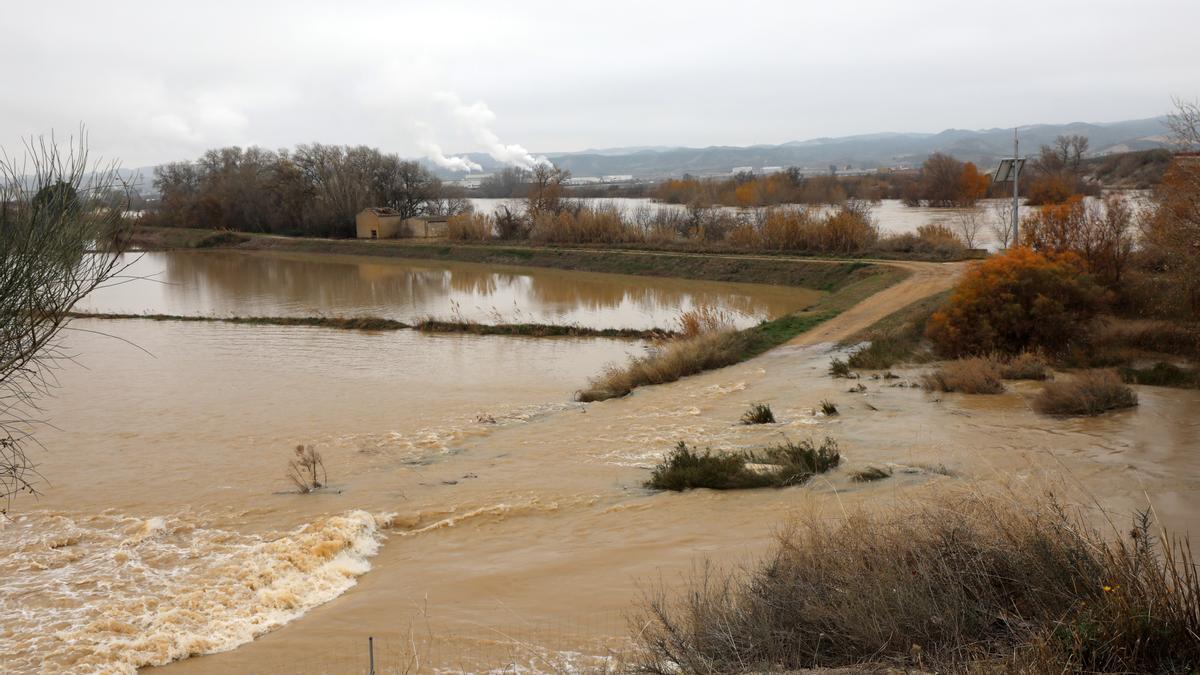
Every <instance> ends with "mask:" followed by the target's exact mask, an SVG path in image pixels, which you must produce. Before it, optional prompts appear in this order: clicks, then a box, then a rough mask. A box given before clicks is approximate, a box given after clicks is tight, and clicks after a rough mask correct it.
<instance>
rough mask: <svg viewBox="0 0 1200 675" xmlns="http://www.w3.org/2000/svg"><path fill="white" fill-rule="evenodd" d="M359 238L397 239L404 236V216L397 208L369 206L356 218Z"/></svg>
mask: <svg viewBox="0 0 1200 675" xmlns="http://www.w3.org/2000/svg"><path fill="white" fill-rule="evenodd" d="M354 224H355V226H356V228H357V231H358V238H359V239H395V238H396V237H403V236H404V235H405V232H404V218H403V217H401V216H400V213H399V212H397V211H396V210H395V209H389V208H386V207H375V206H372V207H368V208H365V209H363V210H362V211H359V212H358V215H357V216H355V218H354Z"/></svg>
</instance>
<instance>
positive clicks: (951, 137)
mask: <svg viewBox="0 0 1200 675" xmlns="http://www.w3.org/2000/svg"><path fill="white" fill-rule="evenodd" d="M1163 120H1164V118H1161V117H1156V118H1150V119H1143V120H1130V121H1125V122H1113V123H1109V124H1089V123H1084V122H1074V123H1071V124H1037V125H1033V126H1026V127H1021V128H1020V137H1021V153H1022V154H1031V155H1032V154H1036V153H1037V151H1038V148H1039V147H1040V146H1041V145H1043V144H1048V143H1052V142H1053V141H1054V138H1055V137H1056V136H1059V135H1062V134H1082V135H1084V136H1087V137H1088V138H1089V139H1090V141H1091V149H1090V151H1089V156H1102V155H1106V154H1111V153H1117V152H1129V151H1134V150H1149V149H1153V148H1160V147H1163V145H1164V144H1165V140H1166V138H1165V135H1164V132H1165V130H1166V129H1165V127H1164V125H1163ZM1012 133H1013V132H1012V129H984V130H966V129H947V130H945V131H943V132H941V133H937V134H919V133H876V134H867V135H861V136H846V137H842V138H817V139H811V140H807V141H792V142H790V143H783V144H781V145H755V146H750V147H732V146H712V147H707V148H663V149H655V148H648V149H638V151H636V152H630V153H619V152H613V151H609V150H601V151H592V152H580V153H550V154H548V155H547V156H548V157H549V158H550V160H551V161H553V162H554V164H555V165H556V166H560V167H563V168H565V169H567V170H569V171H570V172H571V173H572V174H574V175H576V176H602V175H613V174H631V175H634V176H637V177H642V178H660V177H666V176H678V175H681V174H683V173H692V174H717V173H728V172H730V171H731V170H733V169H734V168H736V167H743V166H750V167H756V168H759V167H764V166H800V167H805V168H809V169H813V170H825V169H827V168H828V167H829V166H830V165H836V166H837V167H839V168H844V167H846V166H850V167H852V168H854V169H875V168H878V167H895V166H918V165H920V164H921V162H923V161H925V158H926V157H928V156H929V155H930V154H931V153H933V152H945V153H948V154H950V155H953V156H955V157H956V158H958V159H960V160H962V161H971V162H975V163H976V164H978V165H980V166H981V167H989V166H991V165H992V164H994V163H995V160H996V159H997V158H998V157H1002V156H1006V155H1011V154H1012ZM473 158H474V156H473ZM489 159H490V158H489ZM477 161H478V160H477ZM493 164H494V163H493ZM485 166H487V165H486V164H485Z"/></svg>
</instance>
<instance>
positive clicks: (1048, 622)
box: [635, 495, 1200, 673]
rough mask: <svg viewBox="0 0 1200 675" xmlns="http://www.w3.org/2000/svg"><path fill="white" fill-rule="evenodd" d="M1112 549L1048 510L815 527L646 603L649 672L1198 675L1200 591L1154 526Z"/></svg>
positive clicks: (952, 512) (984, 503)
mask: <svg viewBox="0 0 1200 675" xmlns="http://www.w3.org/2000/svg"><path fill="white" fill-rule="evenodd" d="M1115 536H1119V537H1120V538H1119V539H1116V540H1109V539H1107V538H1105V537H1103V536H1101V535H1100V534H1099V533H1097V532H1095V531H1094V530H1092V529H1090V528H1089V527H1088V526H1087V525H1086V524H1084V523H1082V521H1081V520H1080V519H1079V518H1078V517H1076V516H1075V515H1072V514H1071V513H1069V512H1068V511H1067V510H1066V509H1064V508H1063V507H1061V506H1060V505H1058V504H1057V503H1055V502H1054V501H1053V500H1039V501H1034V502H1032V503H1029V502H1026V501H1022V500H1016V499H1013V498H1012V497H1011V496H1005V497H1004V498H995V497H987V496H980V495H964V496H955V497H948V498H942V499H940V500H939V501H938V502H935V503H933V504H929V505H923V506H912V507H908V508H901V509H886V510H882V509H881V510H878V511H876V512H873V513H867V512H859V513H855V514H851V515H849V516H848V517H846V518H845V519H844V520H842V521H840V522H831V519H828V518H817V517H813V518H811V519H809V520H805V521H802V522H799V523H797V524H795V526H794V527H793V528H791V529H789V530H787V531H785V532H784V533H783V534H782V535H781V536H780V540H779V544H778V547H777V549H776V550H775V551H774V553H773V554H771V555H770V556H769V557H768V558H767V559H765V560H763V561H762V562H761V563H760V564H759V565H757V566H756V567H754V568H752V569H750V570H749V571H748V572H747V573H744V574H739V575H733V574H729V575H723V574H719V573H717V572H715V571H714V570H712V569H711V568H708V567H706V568H704V571H703V573H701V574H700V575H699V576H698V577H697V578H695V579H693V581H692V583H691V585H690V586H689V587H688V588H687V589H686V591H685V592H682V593H679V594H674V593H671V594H668V593H667V592H666V591H664V590H661V589H660V590H659V591H658V592H657V593H651V594H650V595H649V596H648V597H647V600H646V605H645V607H644V614H643V615H642V616H640V617H637V619H636V621H635V622H636V624H637V625H638V627H639V631H638V634H637V636H636V638H635V639H636V640H637V642H638V644H639V646H640V647H641V650H640V659H641V661H640V663H638V664H637V665H638V667H639V670H641V671H643V672H651V673H679V672H684V673H714V672H720V673H729V672H779V671H790V670H803V671H806V672H807V671H808V669H821V668H837V667H849V668H856V669H857V668H862V669H864V670H874V668H871V667H870V666H872V665H876V666H882V665H886V666H888V667H889V670H890V669H893V668H894V669H898V670H908V669H909V668H914V669H917V670H920V671H922V672H1180V673H1183V672H1195V671H1196V669H1197V668H1200V639H1197V637H1196V636H1197V635H1200V582H1198V580H1197V574H1196V571H1195V570H1196V567H1195V563H1194V561H1193V558H1192V555H1191V551H1190V549H1189V548H1188V545H1187V543H1186V541H1183V542H1180V541H1178V540H1171V539H1168V538H1166V537H1163V538H1162V539H1161V540H1160V541H1156V540H1155V538H1154V537H1153V536H1152V534H1151V532H1150V523H1149V521H1148V519H1147V518H1145V517H1142V518H1139V519H1138V521H1137V522H1136V525H1135V527H1134V529H1133V530H1132V532H1131V533H1130V535H1129V536H1128V537H1125V536H1124V535H1123V534H1120V535H1115Z"/></svg>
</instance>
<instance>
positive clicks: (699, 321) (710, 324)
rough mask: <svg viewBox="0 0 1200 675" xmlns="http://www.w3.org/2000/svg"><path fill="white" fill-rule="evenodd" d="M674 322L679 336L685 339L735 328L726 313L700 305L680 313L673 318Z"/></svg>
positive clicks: (731, 319)
mask: <svg viewBox="0 0 1200 675" xmlns="http://www.w3.org/2000/svg"><path fill="white" fill-rule="evenodd" d="M675 322H676V323H677V324H679V331H678V333H679V335H680V336H682V337H685V338H693V337H696V336H698V335H704V334H706V333H721V332H726V331H731V330H734V329H735V328H736V326H735V325H734V322H733V317H732V316H730V315H729V313H728V312H726V311H725V310H723V309H719V308H717V307H713V306H711V305H700V306H698V307H694V308H692V309H689V310H687V311H685V312H681V313H680V314H679V316H677V317H676V318H675Z"/></svg>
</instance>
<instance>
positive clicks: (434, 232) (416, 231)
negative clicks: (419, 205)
mask: <svg viewBox="0 0 1200 675" xmlns="http://www.w3.org/2000/svg"><path fill="white" fill-rule="evenodd" d="M447 220H449V218H448V217H447V216H413V217H412V218H407V219H405V221H404V226H405V229H406V230H407V232H406V234H407V235H408V236H410V237H417V238H418V239H432V238H438V237H444V236H446V221H447Z"/></svg>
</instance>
